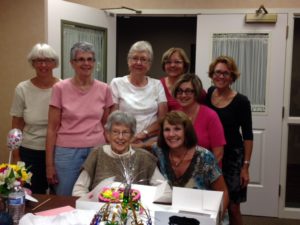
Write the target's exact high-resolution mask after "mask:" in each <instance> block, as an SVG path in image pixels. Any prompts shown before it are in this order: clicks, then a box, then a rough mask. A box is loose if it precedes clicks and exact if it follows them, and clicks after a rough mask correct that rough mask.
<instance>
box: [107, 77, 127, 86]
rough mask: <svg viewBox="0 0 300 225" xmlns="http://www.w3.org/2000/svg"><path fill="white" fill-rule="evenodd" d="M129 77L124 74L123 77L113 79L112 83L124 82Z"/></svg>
mask: <svg viewBox="0 0 300 225" xmlns="http://www.w3.org/2000/svg"><path fill="white" fill-rule="evenodd" d="M126 80H128V79H127V75H125V76H122V77H115V78H113V79H112V80H111V84H118V83H122V82H126Z"/></svg>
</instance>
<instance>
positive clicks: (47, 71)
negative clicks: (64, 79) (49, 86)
mask: <svg viewBox="0 0 300 225" xmlns="http://www.w3.org/2000/svg"><path fill="white" fill-rule="evenodd" d="M32 66H33V68H34V69H35V71H36V74H37V76H39V77H44V76H48V75H51V76H52V72H53V69H54V68H55V67H56V62H55V60H54V59H50V58H37V59H34V60H32Z"/></svg>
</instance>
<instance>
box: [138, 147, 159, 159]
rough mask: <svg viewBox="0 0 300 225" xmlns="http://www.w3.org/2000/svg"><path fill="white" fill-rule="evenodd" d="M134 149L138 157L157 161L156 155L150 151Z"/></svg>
mask: <svg viewBox="0 0 300 225" xmlns="http://www.w3.org/2000/svg"><path fill="white" fill-rule="evenodd" d="M134 150H135V153H136V154H137V156H138V157H141V158H143V159H147V160H151V161H154V162H157V159H156V157H155V156H154V155H153V154H152V153H150V152H148V151H146V150H145V149H142V148H136V149H134Z"/></svg>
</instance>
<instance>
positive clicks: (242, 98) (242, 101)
mask: <svg viewBox="0 0 300 225" xmlns="http://www.w3.org/2000/svg"><path fill="white" fill-rule="evenodd" d="M235 101H236V103H237V104H239V105H243V106H250V101H249V99H248V97H247V96H246V95H243V94H241V93H237V94H236V96H235Z"/></svg>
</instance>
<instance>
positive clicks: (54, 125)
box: [46, 106, 61, 184]
mask: <svg viewBox="0 0 300 225" xmlns="http://www.w3.org/2000/svg"><path fill="white" fill-rule="evenodd" d="M60 122H61V110H60V109H59V108H57V107H54V106H49V113H48V129H47V139H46V172H47V179H48V182H49V184H56V183H58V179H57V175H56V170H55V165H54V147H55V143H56V136H57V130H58V128H59V126H60Z"/></svg>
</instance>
